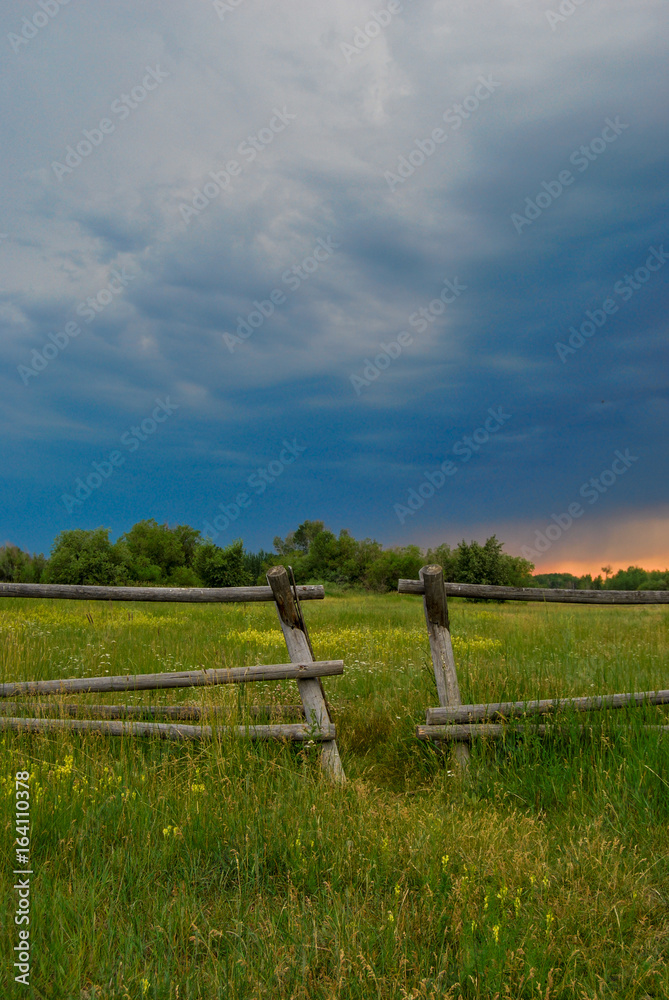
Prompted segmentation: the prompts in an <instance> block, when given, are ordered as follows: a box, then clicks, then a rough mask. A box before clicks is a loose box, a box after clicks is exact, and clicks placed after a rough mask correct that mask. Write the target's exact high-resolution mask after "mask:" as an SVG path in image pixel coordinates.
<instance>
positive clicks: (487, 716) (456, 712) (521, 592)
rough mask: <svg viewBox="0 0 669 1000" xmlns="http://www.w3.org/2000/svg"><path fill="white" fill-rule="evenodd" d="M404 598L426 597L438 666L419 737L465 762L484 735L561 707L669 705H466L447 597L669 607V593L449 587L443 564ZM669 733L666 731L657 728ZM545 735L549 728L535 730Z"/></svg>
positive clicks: (599, 701)
mask: <svg viewBox="0 0 669 1000" xmlns="http://www.w3.org/2000/svg"><path fill="white" fill-rule="evenodd" d="M397 589H398V592H399V593H400V594H422V596H423V604H424V608H425V620H426V623H427V631H428V636H429V640H430V651H431V653H432V665H433V668H434V677H435V681H436V684H437V694H438V698H439V707H438V708H428V710H427V716H426V725H424V726H418V727H417V729H416V735H417V736H418V737H419V739H424V740H454V741H456V755H457V758H458V760H459V761H460V763H461V764H466V762H467V760H468V758H469V748H468V746H467V743H468V742H470V741H471V740H472V739H474V738H476V737H479V736H488V737H499V736H503V735H504V734H505V733H506V732H507V731H508V725H507V721H508V720H512V719H516V718H519V717H527V716H538V715H549V714H554V713H557V712H559V711H560V710H561V709H570V710H572V711H575V712H591V711H595V710H599V709H605V708H623V707H625V706H641V705H644V704H645V705H666V704H669V691H642V692H636V693H633V694H612V695H601V696H595V697H587V698H558V699H552V700H551V699H545V700H539V701H526V702H523V701H516V702H496V703H494V704H476V705H463V704H462V701H461V698H460V688H459V685H458V675H457V670H456V666H455V659H454V656H453V646H452V643H451V633H450V625H449V620H448V606H447V597H468V598H475V599H476V598H478V599H479V600H484V599H487V600H490V599H494V600H503V601H542V602H546V601H551V602H559V603H564V604H600V605H612V604H626V605H633V604H669V591H666V590H646V591H644V590H640V591H639V590H635V591H627V590H548V589H544V588H538V587H537V588H533V587H496V586H488V585H484V584H473V583H444V575H443V571H442V568H441V566H424V567H423V568H422V569H421V571H420V580H400V581H399V583H398V588H397ZM651 728H662V729H668V730H669V726H665V727H651ZM533 731H534V732H537V731H538V732H540V733H542V732H545V731H546V726H545V724H539V725H538V726H537V725H534V726H533Z"/></svg>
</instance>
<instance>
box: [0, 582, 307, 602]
mask: <svg viewBox="0 0 669 1000" xmlns="http://www.w3.org/2000/svg"><path fill="white" fill-rule="evenodd" d="M296 589H297V596H298V598H299V599H300V600H301V601H322V600H323V598H324V597H325V590H324V589H323V587H322V586H321V585H320V584H318V585H317V586H312V585H308V586H307V585H305V586H300V587H297V588H296ZM0 597H46V598H52V599H55V600H65V601H167V602H170V603H171V602H174V603H179V604H228V603H230V604H232V603H239V602H242V603H247V602H249V601H273V600H274V594H273V592H272V588H271V587H78V586H75V585H74V584H69V583H68V584H65V583H0Z"/></svg>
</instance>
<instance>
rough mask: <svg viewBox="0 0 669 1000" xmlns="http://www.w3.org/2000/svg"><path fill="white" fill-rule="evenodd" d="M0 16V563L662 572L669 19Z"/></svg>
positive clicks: (74, 5)
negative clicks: (98, 557) (135, 542)
mask: <svg viewBox="0 0 669 1000" xmlns="http://www.w3.org/2000/svg"><path fill="white" fill-rule="evenodd" d="M1 17H2V24H1V27H0V33H2V34H4V36H5V37H4V58H3V60H2V64H1V68H0V79H1V83H2V93H3V95H4V100H3V102H2V138H3V153H4V155H3V157H2V163H1V165H0V171H1V174H0V176H1V180H2V183H1V184H0V328H1V331H2V334H1V338H0V380H1V381H0V420H1V422H2V436H1V444H0V463H1V465H0V469H1V472H0V544H3V543H7V542H11V543H12V544H16V545H19V546H20V547H21V548H23V549H27V550H29V551H35V552H37V551H41V552H44V553H45V554H48V553H49V551H50V550H51V547H52V545H53V542H54V540H55V538H56V537H57V536H58V534H59V533H60V532H62V531H65V530H68V529H73V528H84V529H92V528H97V527H100V526H103V527H106V528H109V529H110V534H111V537H112V539H115V538H117V537H118V536H119V535H120V534H122V533H123V532H124V531H127V530H129V529H130V527H131V526H132V525H133V524H134V523H135V522H137V521H139V520H141V519H143V518H155V519H156V520H157V521H158V522H160V523H168V524H170V525H175V524H179V523H181V524H184V523H185V524H190V525H192V526H193V527H195V528H198V529H199V530H200V531H201V532H202V534H203V535H206V536H208V537H211V538H213V539H214V540H215V541H216V543H217V544H218V545H222V546H225V545H228V544H229V543H230V542H232V541H233V540H234V539H236V538H239V537H241V538H243V540H244V544H245V547H246V548H247V549H249V550H251V551H256V550H258V549H260V548H264V549H271V548H272V542H273V538H274V537H275V536H276V535H281V536H284V535H285V534H287V533H288V532H289V531H291V530H294V529H295V528H296V527H297V526H298V525H299V524H300V523H301V522H302V521H304V520H306V519H311V520H316V519H320V520H323V521H324V522H325V524H326V525H327V526H328V527H329V528H331V529H332V530H333V531H335V532H336V533H338V532H339V531H340V530H341V529H342V528H346V529H348V530H349V531H350V532H351V533H352V534H353V535H354V536H355V537H356V538H366V537H369V538H375V539H377V540H378V541H379V542H381V543H382V544H383V545H384V546H392V545H405V544H410V543H414V544H417V545H420V546H421V547H423V548H427V547H428V546H434V545H438V544H440V543H443V542H446V543H448V544H450V545H452V546H454V545H457V543H458V542H459V541H460V540H461V539H462V538H466V539H467V540H469V539H471V538H476V539H477V540H479V541H480V542H483V541H484V540H485V539H486V538H487V537H488V536H489V535H491V534H493V533H495V534H496V535H497V537H498V538H499V539H501V540H502V541H503V542H504V544H505V550H506V551H508V552H510V553H511V554H513V555H524V556H525V557H526V558H530V559H531V561H532V562H533V563H534V564H535V566H536V567H537V572H540V571H544V572H546V571H556V570H568V571H571V572H577V573H585V572H592V573H593V574H596V573H599V572H600V569H601V567H602V566H603V565H605V564H609V565H611V566H612V567H613V569H614V570H615V569H617V568H619V567H621V566H622V567H626V566H628V565H630V564H637V565H641V566H645V567H646V568H647V569H651V568H660V569H663V568H665V567H666V566H667V565H669V530H668V529H669V500H668V498H667V489H666V487H667V482H668V478H669V477H668V471H669V469H668V455H669V449H668V448H667V431H668V429H669V400H668V393H667V385H668V374H669V368H668V366H667V360H668V359H667V355H668V351H667V332H668V331H667V288H668V287H669V285H668V279H669V220H668V217H667V194H668V187H669V156H668V151H669V137H668V132H667V110H668V109H667V94H668V93H669V79H668V78H669V60H667V51H666V38H667V27H668V24H667V20H668V18H667V7H666V3H664V2H663V0H586V2H581V3H580V4H576V3H574V2H572V0H561V2H560V3H558V2H556V0H550V2H546V0H494V2H493V0H467V2H459V0H452V2H445V0H433V2H420V0H413V2H411V0H401V2H400V0H379V2H378V3H376V4H374V5H371V6H370V5H369V4H368V3H367V2H359V0H341V2H338V3H337V4H332V3H325V2H323V0H315V2H310V3H306V2H298V3H295V4H289V5H284V4H276V3H270V2H268V0H229V2H223V0H199V2H197V3H192V4H187V5H186V4H183V3H177V2H175V0H163V2H161V3H160V4H155V5H137V4H135V3H130V2H127V0H119V2H116V3H115V4H114V5H113V6H107V7H105V8H101V7H99V6H98V5H85V4H83V3H80V2H78V0H69V2H68V3H62V0H61V2H59V0H41V2H40V3H38V2H37V0H34V2H33V0H28V2H26V3H25V4H22V5H20V6H16V5H5V6H4V8H3V11H2V15H1Z"/></svg>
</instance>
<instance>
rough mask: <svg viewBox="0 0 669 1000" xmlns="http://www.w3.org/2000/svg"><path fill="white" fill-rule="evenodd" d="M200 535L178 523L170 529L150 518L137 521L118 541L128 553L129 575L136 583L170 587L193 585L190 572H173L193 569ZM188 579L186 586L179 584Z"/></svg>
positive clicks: (195, 577) (193, 577) (193, 578)
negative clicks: (166, 584) (165, 584)
mask: <svg viewBox="0 0 669 1000" xmlns="http://www.w3.org/2000/svg"><path fill="white" fill-rule="evenodd" d="M199 538H200V532H199V531H196V530H195V528H191V527H189V526H188V525H185V524H181V525H178V526H177V527H176V528H170V527H168V525H166V524H158V523H157V521H155V520H154V519H153V518H150V519H148V520H145V521H138V522H137V524H135V525H133V527H132V528H131V529H130V531H128V532H126V534H124V535H122V536H121V538H120V539H119V542H120V544H121V545H124V546H125V547H126V549H127V551H128V553H129V559H130V575H131V578H132V579H133V581H135V582H137V583H155V584H158V583H168V584H171V585H172V586H194V585H196V584H194V583H193V582H192V581H195V580H197V576H196V574H195V573H194V572H191V573H183V572H177V570H183V569H184V568H188V569H190V570H191V571H193V569H194V563H195V558H196V550H197V545H198V541H199ZM186 579H188V580H191V583H190V584H185V583H179V582H177V581H179V580H181V581H183V580H186Z"/></svg>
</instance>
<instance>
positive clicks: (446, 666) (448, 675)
mask: <svg viewBox="0 0 669 1000" xmlns="http://www.w3.org/2000/svg"><path fill="white" fill-rule="evenodd" d="M420 578H421V580H422V581H423V584H424V586H425V594H424V596H423V607H424V609H425V621H426V623H427V632H428V636H429V638H430V651H431V653H432V665H433V667H434V679H435V681H436V682H437V694H438V696H439V704H440V706H441V707H442V708H456V707H458V706H459V705H461V704H462V699H461V698H460V687H459V685H458V675H457V671H456V669H455V658H454V656H453V645H452V643H451V633H450V628H449V621H448V605H447V603H446V591H445V590H444V573H443V570H442V568H441V566H423V568H422V569H421V571H420ZM304 683H307V682H306V681H305V682H304ZM455 757H456V760H457V761H458V763H459V764H460V765H461V766H462V767H463V769H464V768H466V767H467V765H468V762H469V747H468V746H467V745H466V744H465V743H458V744H457V745H456V747H455Z"/></svg>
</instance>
